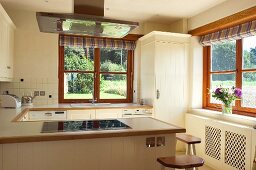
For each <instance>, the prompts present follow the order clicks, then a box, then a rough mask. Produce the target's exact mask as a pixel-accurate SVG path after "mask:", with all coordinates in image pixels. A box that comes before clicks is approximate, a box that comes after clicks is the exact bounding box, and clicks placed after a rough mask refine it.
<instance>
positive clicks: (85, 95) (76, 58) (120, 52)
mask: <svg viewBox="0 0 256 170" xmlns="http://www.w3.org/2000/svg"><path fill="white" fill-rule="evenodd" d="M62 50H63V67H64V68H63V84H64V86H63V99H64V100H67V101H78V100H80V101H79V102H90V100H91V99H95V100H97V102H110V101H111V100H112V101H114V100H118V101H122V100H125V101H127V102H128V100H129V96H130V95H129V94H128V93H129V92H130V91H131V90H130V88H129V87H131V86H130V83H131V68H132V67H131V64H132V62H131V61H132V60H131V59H130V57H131V55H129V54H130V53H129V50H125V49H110V48H101V49H99V48H82V47H68V46H65V47H63V49H62ZM128 79H129V81H128ZM114 102H115V101H114Z"/></svg>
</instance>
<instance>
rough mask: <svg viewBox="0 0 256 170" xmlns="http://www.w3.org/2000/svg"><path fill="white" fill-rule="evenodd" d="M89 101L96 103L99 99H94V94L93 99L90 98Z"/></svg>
mask: <svg viewBox="0 0 256 170" xmlns="http://www.w3.org/2000/svg"><path fill="white" fill-rule="evenodd" d="M89 102H92V104H94V103H95V102H97V99H94V96H93V95H92V99H91V100H89Z"/></svg>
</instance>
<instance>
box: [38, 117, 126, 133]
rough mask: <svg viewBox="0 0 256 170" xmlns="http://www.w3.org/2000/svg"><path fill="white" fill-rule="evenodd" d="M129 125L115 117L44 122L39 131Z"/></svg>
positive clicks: (124, 127) (100, 128) (113, 127)
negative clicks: (109, 118) (110, 118)
mask: <svg viewBox="0 0 256 170" xmlns="http://www.w3.org/2000/svg"><path fill="white" fill-rule="evenodd" d="M120 129H130V127H129V126H128V125H126V124H124V123H123V122H120V121H119V120H117V119H113V120H88V121H57V122H44V124H43V127H42V131H41V133H51V132H76V131H98V130H120Z"/></svg>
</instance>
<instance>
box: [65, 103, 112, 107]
mask: <svg viewBox="0 0 256 170" xmlns="http://www.w3.org/2000/svg"><path fill="white" fill-rule="evenodd" d="M110 104H111V103H75V104H70V106H71V107H81V108H83V107H98V106H109V105H110Z"/></svg>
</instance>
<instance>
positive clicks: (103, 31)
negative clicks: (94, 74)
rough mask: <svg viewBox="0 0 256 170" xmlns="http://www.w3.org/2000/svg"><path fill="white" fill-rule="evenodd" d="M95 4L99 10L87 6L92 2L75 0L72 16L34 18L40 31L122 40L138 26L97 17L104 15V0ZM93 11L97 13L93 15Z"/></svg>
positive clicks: (59, 14)
mask: <svg viewBox="0 0 256 170" xmlns="http://www.w3.org/2000/svg"><path fill="white" fill-rule="evenodd" d="M76 2H77V3H76ZM95 2H98V4H100V5H101V8H96V7H95V6H93V5H92V4H89V3H92V1H91V2H90V1H87V2H86V1H85V0H83V1H81V0H75V1H74V3H75V4H74V11H75V13H73V14H65V13H45V12H37V13H36V17H37V22H38V26H39V29H40V31H41V32H47V33H59V34H74V35H88V36H96V37H112V38H122V37H124V36H125V35H127V34H128V33H129V32H130V31H132V30H133V29H134V28H136V27H137V26H138V25H139V24H138V23H137V22H130V21H121V20H114V19H107V18H105V17H104V16H97V14H99V15H104V7H102V6H104V0H94V1H93V3H95ZM86 3H87V4H86ZM88 4H89V5H88ZM98 4H97V5H98ZM98 6H99V5H98ZM92 9H93V10H92ZM95 11H96V12H98V13H95ZM85 13H86V14H85ZM88 14H90V15H88ZM92 14H93V15H92ZM95 14H96V15H95Z"/></svg>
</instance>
